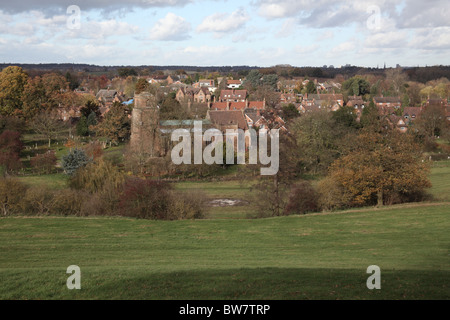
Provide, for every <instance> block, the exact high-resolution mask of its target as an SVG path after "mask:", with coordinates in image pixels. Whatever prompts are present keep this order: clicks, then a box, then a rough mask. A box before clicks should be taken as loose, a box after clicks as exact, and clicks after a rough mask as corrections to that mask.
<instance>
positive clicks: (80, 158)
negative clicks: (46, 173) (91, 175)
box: [61, 149, 91, 175]
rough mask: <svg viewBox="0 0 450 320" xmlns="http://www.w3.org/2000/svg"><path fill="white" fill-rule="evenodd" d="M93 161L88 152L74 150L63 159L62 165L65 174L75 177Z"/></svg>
mask: <svg viewBox="0 0 450 320" xmlns="http://www.w3.org/2000/svg"><path fill="white" fill-rule="evenodd" d="M90 161H91V159H90V158H88V156H87V155H86V152H85V151H84V150H81V149H73V150H71V151H70V152H69V153H68V154H67V155H65V156H63V157H62V162H61V165H62V167H63V169H64V172H65V173H66V174H68V175H73V174H74V173H75V172H76V171H77V169H78V168H81V167H84V166H86V165H87V164H88V163H89V162H90Z"/></svg>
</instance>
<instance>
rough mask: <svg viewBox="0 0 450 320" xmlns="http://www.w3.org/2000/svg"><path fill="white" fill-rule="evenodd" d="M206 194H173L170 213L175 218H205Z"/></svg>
mask: <svg viewBox="0 0 450 320" xmlns="http://www.w3.org/2000/svg"><path fill="white" fill-rule="evenodd" d="M204 200H205V196H204V195H203V194H201V193H198V192H195V193H194V192H187V193H175V192H173V194H172V201H171V205H170V209H169V210H170V213H171V217H172V218H173V219H180V220H181V219H201V218H204V205H203V202H204Z"/></svg>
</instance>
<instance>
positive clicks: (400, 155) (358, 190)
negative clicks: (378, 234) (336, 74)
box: [328, 130, 431, 206]
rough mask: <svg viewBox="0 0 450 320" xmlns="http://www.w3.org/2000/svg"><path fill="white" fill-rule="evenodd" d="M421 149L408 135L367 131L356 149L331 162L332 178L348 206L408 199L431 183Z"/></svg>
mask: <svg viewBox="0 0 450 320" xmlns="http://www.w3.org/2000/svg"><path fill="white" fill-rule="evenodd" d="M419 150H420V148H418V147H417V146H416V144H415V143H414V141H413V137H412V136H410V135H408V134H402V133H400V132H397V131H396V130H395V131H392V132H389V134H383V133H378V132H371V131H368V130H364V131H363V132H362V133H361V134H359V136H358V137H357V139H355V141H354V149H353V150H352V151H350V152H349V153H348V154H347V155H344V156H342V157H341V158H339V159H338V160H336V161H335V162H334V163H333V164H332V165H331V167H330V169H329V176H328V177H329V178H330V179H331V180H332V181H333V182H334V183H335V184H336V185H337V187H338V189H339V190H340V192H341V193H342V198H343V199H348V201H347V203H346V205H348V206H365V205H374V204H378V205H382V204H383V203H389V202H392V201H393V199H400V200H399V202H403V201H408V200H409V199H411V198H414V195H417V194H423V191H424V190H425V189H426V188H428V187H430V186H431V184H430V182H429V180H428V177H427V174H428V167H427V165H426V163H424V162H422V161H421V155H420V151H419Z"/></svg>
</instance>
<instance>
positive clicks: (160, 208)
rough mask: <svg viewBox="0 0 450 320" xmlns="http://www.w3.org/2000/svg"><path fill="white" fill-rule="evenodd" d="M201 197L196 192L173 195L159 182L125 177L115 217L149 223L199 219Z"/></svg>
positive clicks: (167, 186) (166, 184)
mask: <svg viewBox="0 0 450 320" xmlns="http://www.w3.org/2000/svg"><path fill="white" fill-rule="evenodd" d="M202 202H203V198H202V197H201V196H200V195H199V194H198V193H197V195H195V196H193V195H192V194H191V193H179V192H175V191H174V190H173V188H172V186H171V185H169V184H168V183H166V182H162V181H155V180H145V179H139V178H129V179H127V180H126V182H125V183H124V185H123V192H122V193H121V195H120V202H119V206H118V208H119V214H120V215H122V216H131V217H136V218H143V219H152V220H177V219H194V218H201V217H203V206H202Z"/></svg>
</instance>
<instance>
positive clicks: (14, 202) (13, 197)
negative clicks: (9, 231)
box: [0, 178, 27, 216]
mask: <svg viewBox="0 0 450 320" xmlns="http://www.w3.org/2000/svg"><path fill="white" fill-rule="evenodd" d="M26 191H27V186H26V185H25V184H23V183H22V182H20V181H19V180H17V179H14V178H0V205H1V213H2V215H4V216H8V215H12V214H18V213H21V212H22V211H23V209H24V208H23V201H22V199H23V197H24V195H25V193H26Z"/></svg>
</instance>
